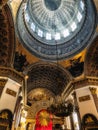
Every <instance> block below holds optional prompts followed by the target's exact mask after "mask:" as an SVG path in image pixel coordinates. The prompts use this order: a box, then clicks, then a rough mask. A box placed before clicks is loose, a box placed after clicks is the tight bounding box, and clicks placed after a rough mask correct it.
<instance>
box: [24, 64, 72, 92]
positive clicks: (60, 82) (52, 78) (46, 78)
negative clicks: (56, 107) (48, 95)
mask: <svg viewBox="0 0 98 130" xmlns="http://www.w3.org/2000/svg"><path fill="white" fill-rule="evenodd" d="M25 73H26V74H27V75H28V77H29V78H28V80H27V86H28V88H27V91H28V92H30V91H31V90H32V89H35V88H38V87H39V88H47V89H49V90H50V91H51V92H53V93H54V94H55V95H58V94H61V93H62V92H63V90H64V88H65V87H66V86H67V84H68V83H69V82H70V80H72V76H71V74H70V73H69V72H68V71H67V70H66V69H64V68H63V67H61V66H60V65H57V64H55V63H48V62H44V63H43V62H38V63H35V64H32V65H30V66H29V67H28V68H27V70H26V72H25Z"/></svg>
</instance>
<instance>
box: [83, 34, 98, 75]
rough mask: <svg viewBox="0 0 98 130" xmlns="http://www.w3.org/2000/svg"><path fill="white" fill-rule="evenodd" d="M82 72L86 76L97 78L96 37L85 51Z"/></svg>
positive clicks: (97, 53) (97, 50)
mask: <svg viewBox="0 0 98 130" xmlns="http://www.w3.org/2000/svg"><path fill="white" fill-rule="evenodd" d="M84 70H85V71H84V72H85V75H87V76H93V77H95V76H98V35H96V37H95V39H94V40H93V41H92V44H91V45H90V46H89V48H88V49H87V54H86V56H85V61H84Z"/></svg>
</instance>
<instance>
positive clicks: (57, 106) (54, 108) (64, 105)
mask: <svg viewBox="0 0 98 130" xmlns="http://www.w3.org/2000/svg"><path fill="white" fill-rule="evenodd" d="M73 109H74V105H73V104H72V103H71V102H69V101H65V102H64V101H61V102H56V103H55V102H54V103H53V104H51V105H50V106H49V107H48V108H47V110H48V111H49V112H50V113H52V114H54V115H55V116H58V117H67V116H69V115H70V114H71V113H72V112H73Z"/></svg>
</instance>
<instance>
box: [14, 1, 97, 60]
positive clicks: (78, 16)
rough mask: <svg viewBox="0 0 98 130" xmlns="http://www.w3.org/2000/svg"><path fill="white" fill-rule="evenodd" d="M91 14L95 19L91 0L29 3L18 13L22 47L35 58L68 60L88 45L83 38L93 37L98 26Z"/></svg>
mask: <svg viewBox="0 0 98 130" xmlns="http://www.w3.org/2000/svg"><path fill="white" fill-rule="evenodd" d="M89 8H91V9H92V10H89ZM89 11H90V12H89ZM88 12H89V14H90V15H92V19H93V20H95V16H94V7H93V6H92V5H91V1H89V0H87V1H86V2H84V0H70V1H69V0H37V1H36V0H27V1H26V2H22V4H21V6H20V9H19V11H18V14H17V23H16V24H17V33H18V36H19V38H20V40H21V41H22V43H23V45H24V46H25V47H26V48H27V49H28V50H29V51H30V52H31V53H33V54H35V55H36V56H38V57H40V58H42V59H46V60H56V59H57V58H58V59H60V60H61V59H66V58H69V57H71V56H73V55H75V54H76V53H78V51H81V50H82V49H84V47H86V46H87V41H85V42H83V39H85V37H88V39H89V38H90V37H91V34H92V31H94V26H95V25H94V24H93V22H92V21H91V17H89V16H88V17H86V16H87V15H89V14H88ZM88 21H91V22H89V24H88V23H87V22H88ZM21 23H22V24H21ZM86 24H87V25H86ZM84 28H88V29H89V31H88V33H89V34H87V33H84V32H83V31H84ZM82 34H83V36H81V35H82ZM88 39H87V40H88Z"/></svg>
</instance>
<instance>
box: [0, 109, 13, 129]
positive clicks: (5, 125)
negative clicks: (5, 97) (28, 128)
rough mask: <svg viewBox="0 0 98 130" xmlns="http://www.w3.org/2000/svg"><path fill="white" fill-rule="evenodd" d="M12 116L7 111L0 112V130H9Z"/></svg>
mask: <svg viewBox="0 0 98 130" xmlns="http://www.w3.org/2000/svg"><path fill="white" fill-rule="evenodd" d="M12 120H13V114H12V112H11V111H10V110H9V109H3V110H1V111H0V122H1V123H0V129H3V130H6V129H9V130H11V127H12Z"/></svg>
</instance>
